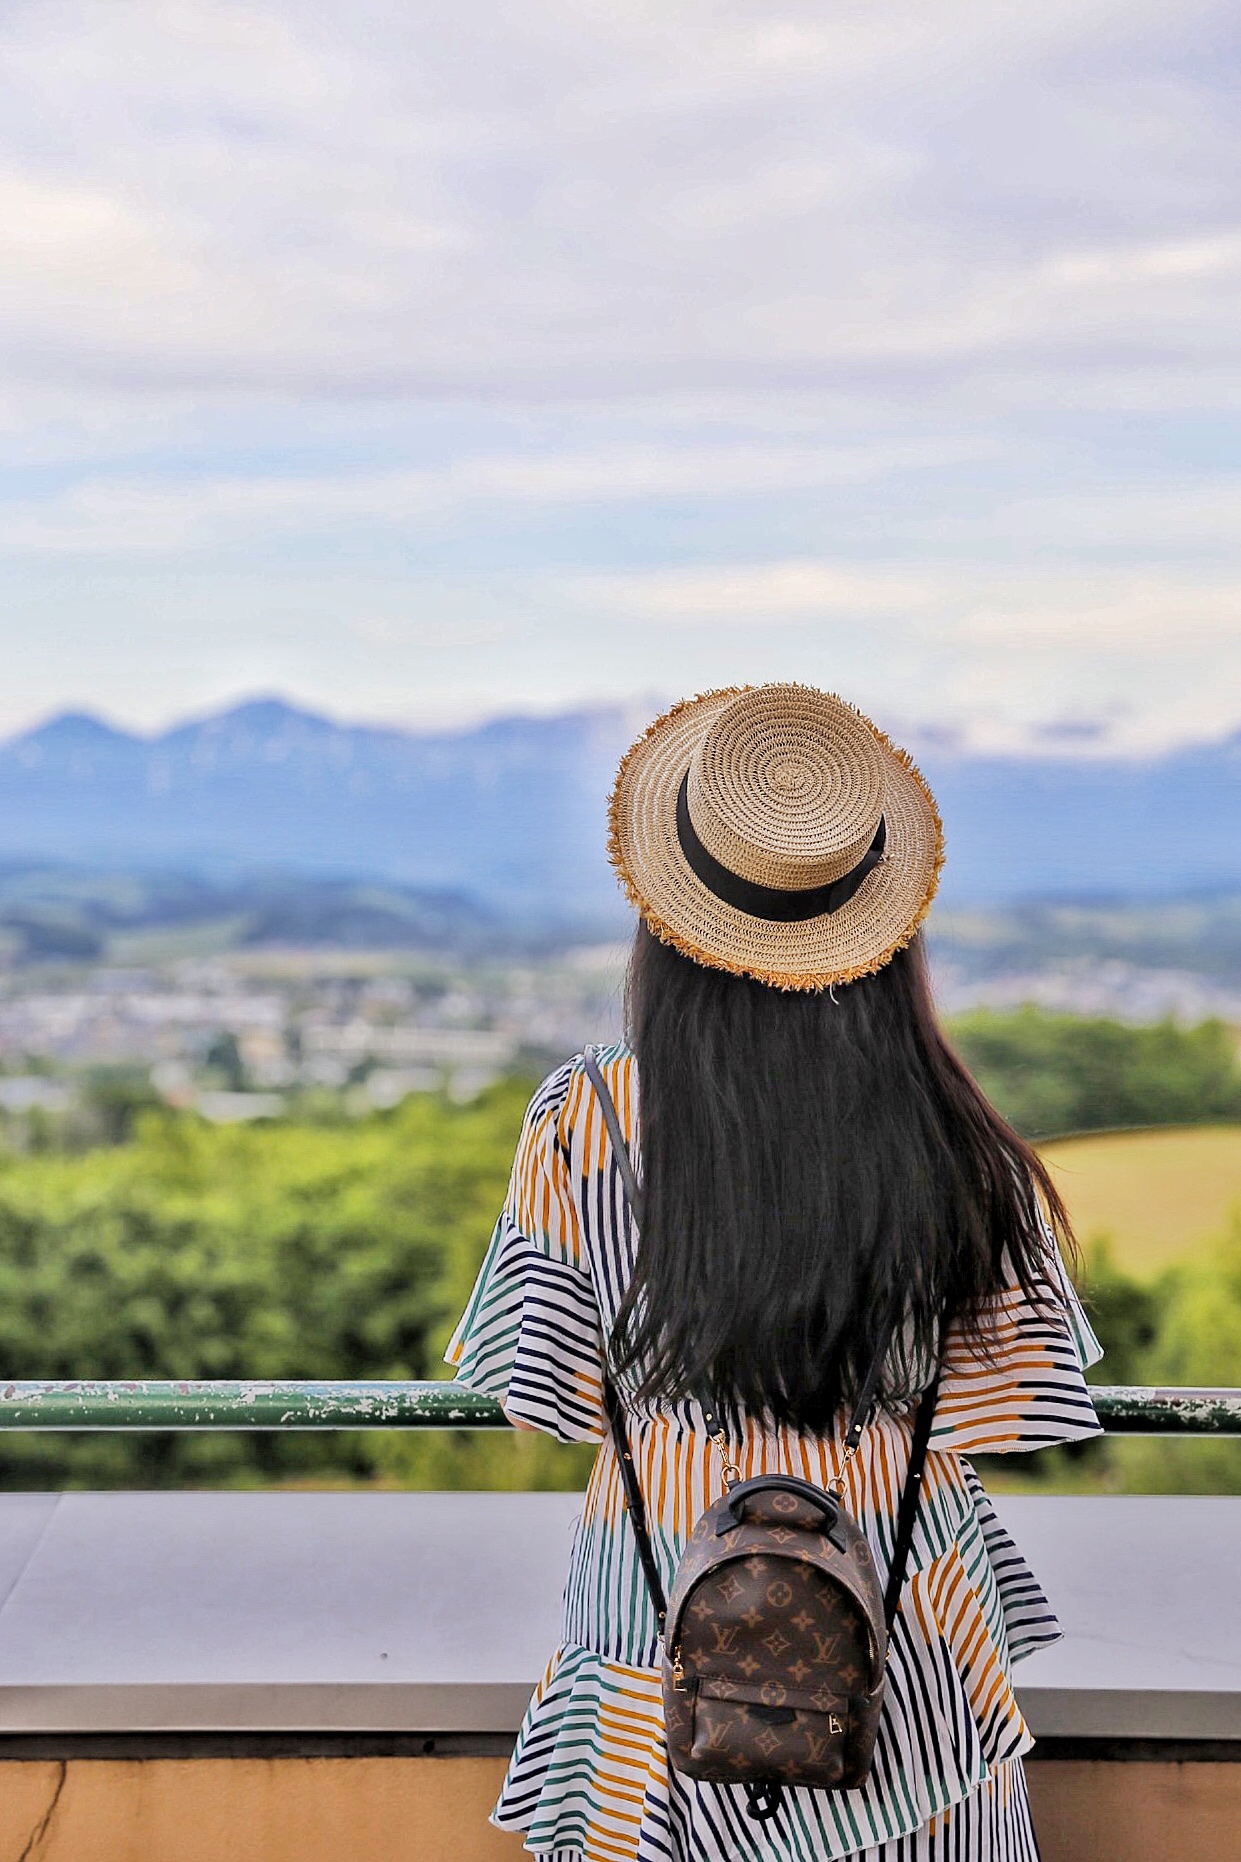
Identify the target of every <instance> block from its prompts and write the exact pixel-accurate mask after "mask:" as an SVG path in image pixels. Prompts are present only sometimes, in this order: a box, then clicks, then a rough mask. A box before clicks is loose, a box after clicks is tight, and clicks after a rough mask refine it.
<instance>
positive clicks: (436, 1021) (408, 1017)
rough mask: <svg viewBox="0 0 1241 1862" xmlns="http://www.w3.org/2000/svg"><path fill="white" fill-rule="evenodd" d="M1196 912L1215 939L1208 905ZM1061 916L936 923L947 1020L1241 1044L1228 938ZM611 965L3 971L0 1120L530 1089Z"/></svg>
mask: <svg viewBox="0 0 1241 1862" xmlns="http://www.w3.org/2000/svg"><path fill="white" fill-rule="evenodd" d="M1212 909H1213V910H1214V912H1215V917H1214V918H1213V919H1212V920H1211V922H1212V923H1213V924H1218V917H1219V912H1220V910H1222V909H1223V908H1219V907H1216V908H1212ZM1230 909H1231V908H1230ZM1066 911H1067V908H1062V909H1061V910H1060V918H1059V919H1055V917H1054V914H1053V916H1052V917H1051V918H1049V919H1046V921H1045V922H1044V923H1043V925H1042V930H1041V932H1040V933H1039V934H1038V935H1037V936H1036V935H1035V934H1034V932H1033V931H1032V929H1031V926H1032V923H1033V919H1032V914H1031V913H1029V912H1027V913H1025V914H1011V915H1009V916H1007V917H1002V916H996V915H991V916H989V917H987V918H985V919H980V918H971V917H966V916H962V915H957V916H955V917H954V916H949V915H946V916H945V917H944V918H943V919H942V920H941V921H940V922H939V923H938V924H937V926H936V928H935V930H934V933H933V936H932V953H933V962H934V967H935V975H936V987H937V992H938V995H939V998H940V1001H941V1005H942V1007H943V1008H944V1010H945V1012H946V1013H949V1014H958V1013H961V1012H963V1011H965V1010H968V1009H972V1008H978V1007H993V1008H996V1009H1009V1008H1014V1007H1017V1006H1019V1005H1021V1004H1023V1003H1034V1004H1037V1005H1038V1006H1040V1007H1042V1008H1044V1009H1047V1010H1052V1011H1059V1012H1064V1013H1070V1014H1079V1015H1103V1016H1108V1017H1111V1018H1114V1019H1117V1020H1121V1021H1130V1022H1149V1021H1156V1020H1159V1019H1162V1018H1164V1017H1172V1018H1173V1019H1175V1020H1177V1021H1179V1022H1182V1023H1193V1022H1198V1021H1202V1020H1204V1019H1206V1018H1208V1017H1218V1018H1220V1019H1222V1020H1224V1021H1226V1022H1229V1023H1231V1024H1233V1025H1234V1026H1237V1027H1239V1028H1241V965H1239V964H1237V962H1236V961H1235V958H1234V956H1233V954H1232V952H1231V947H1230V946H1228V945H1227V943H1226V941H1225V947H1224V948H1222V949H1221V947H1220V941H1219V938H1218V936H1216V937H1215V939H1214V941H1212V938H1211V937H1209V936H1205V935H1204V934H1203V931H1202V927H1201V925H1199V927H1198V930H1197V932H1196V933H1195V936H1196V939H1197V941H1196V942H1195V941H1194V937H1190V936H1189V934H1188V933H1186V937H1185V939H1183V941H1182V946H1181V947H1180V948H1179V949H1172V948H1169V949H1168V950H1167V951H1166V952H1165V951H1162V950H1161V951H1156V952H1154V953H1153V954H1154V956H1155V957H1156V958H1163V959H1164V960H1163V961H1151V960H1150V958H1151V955H1152V953H1151V952H1150V951H1149V950H1148V949H1147V948H1146V947H1145V946H1144V945H1143V944H1142V940H1141V936H1140V935H1139V932H1140V926H1139V927H1138V928H1137V929H1136V930H1135V927H1134V924H1133V923H1132V922H1131V921H1130V920H1126V921H1125V924H1127V925H1128V930H1127V931H1126V930H1125V924H1121V925H1119V926H1118V925H1117V924H1116V923H1115V922H1113V924H1112V929H1111V931H1110V933H1108V932H1107V929H1106V925H1104V926H1103V928H1102V929H1101V928H1100V917H1101V914H1100V913H1099V912H1098V911H1095V912H1094V913H1085V914H1083V913H1082V912H1081V911H1078V913H1077V918H1078V920H1081V921H1082V922H1080V923H1077V924H1076V929H1075V930H1074V927H1073V925H1072V924H1070V925H1068V926H1067V927H1066V924H1065V923H1064V922H1063V921H1064V919H1065V914H1066ZM1116 916H1117V915H1116V913H1115V912H1113V913H1112V919H1113V921H1115V919H1116ZM1131 917H1132V915H1131ZM1229 922H1231V921H1229ZM1057 924H1059V931H1058V933H1056V932H1055V926H1056V925H1057ZM1083 925H1084V927H1085V928H1083ZM1053 933H1055V934H1053ZM1070 933H1072V935H1070ZM1032 940H1033V941H1032ZM1109 942H1110V954H1109ZM121 948H122V951H123V949H124V947H123V946H122V947H121ZM1117 952H1120V953H1122V954H1117ZM1178 958H1179V961H1177V960H1176V959H1178ZM1169 959H1171V960H1169ZM625 960H626V947H625V945H624V944H623V943H616V942H612V943H600V944H590V945H584V946H577V947H571V948H567V949H563V950H554V949H552V950H545V951H542V952H537V953H535V954H530V953H529V952H525V953H519V954H516V955H513V954H505V953H504V952H503V951H502V950H499V951H492V952H489V953H486V954H483V955H478V954H463V953H461V952H460V951H456V952H454V951H446V952H442V953H438V952H434V951H426V950H408V949H378V950H365V949H363V950H351V949H342V948H333V947H328V948H322V947H317V948H302V949H298V948H259V949H252V948H243V949H222V950H215V951H209V952H206V953H203V952H195V953H191V954H185V953H184V951H183V949H178V948H177V945H176V940H172V942H171V943H170V945H169V946H168V947H167V948H166V949H165V950H164V951H163V952H162V953H161V951H160V948H159V942H158V940H156V941H154V942H153V943H150V944H149V945H148V947H147V950H146V953H145V960H144V961H142V962H134V961H132V960H130V961H125V962H122V961H118V960H117V956H116V954H115V953H109V952H104V953H103V954H102V955H100V956H99V957H98V958H95V959H92V960H88V961H68V960H64V959H59V960H47V961H29V960H26V961H20V960H18V959H17V958H15V957H13V956H10V959H9V960H8V961H7V962H6V963H4V964H3V965H2V966H0V1114H4V1115H7V1121H8V1122H9V1123H10V1124H13V1123H14V1122H15V1121H16V1122H18V1123H28V1122H29V1121H31V1120H32V1119H33V1120H34V1121H35V1123H36V1125H37V1121H38V1119H39V1118H40V1117H42V1118H53V1119H54V1118H57V1117H59V1116H61V1115H67V1114H68V1113H69V1112H70V1111H71V1110H72V1108H73V1106H74V1104H75V1102H76V1101H77V1100H78V1099H79V1097H80V1096H81V1095H82V1094H83V1093H84V1092H86V1091H88V1090H90V1089H97V1088H98V1087H99V1084H100V1082H103V1083H105V1084H107V1083H108V1082H111V1083H112V1084H113V1085H114V1086H115V1085H117V1084H124V1083H126V1082H128V1084H129V1086H130V1087H131V1088H132V1089H134V1090H139V1091H141V1092H143V1093H146V1094H149V1096H150V1098H151V1099H152V1101H154V1100H157V1099H158V1100H162V1101H164V1102H166V1103H168V1104H170V1105H174V1106H180V1107H186V1108H194V1109H196V1110H198V1111H199V1112H201V1113H202V1114H203V1115H204V1116H206V1117H208V1118H211V1119H214V1120H219V1121H227V1120H233V1119H245V1118H256V1117H258V1118H261V1117H277V1116H279V1115H280V1114H282V1113H283V1112H285V1111H286V1110H290V1109H292V1108H293V1107H294V1106H295V1105H297V1104H298V1103H300V1102H305V1101H306V1100H307V1098H311V1099H314V1098H318V1099H319V1100H321V1101H322V1100H324V1099H326V1098H327V1097H331V1098H332V1099H333V1100H335V1101H336V1102H337V1103H338V1104H339V1105H340V1106H341V1107H343V1108H344V1109H345V1110H346V1111H349V1112H353V1113H359V1114H360V1113H364V1112H367V1111H370V1110H373V1109H377V1108H382V1107H387V1106H392V1105H394V1104H396V1103H397V1102H399V1100H400V1099H402V1098H403V1097H404V1096H405V1095H406V1094H408V1093H411V1092H421V1091H443V1092H445V1093H447V1094H448V1095H449V1096H450V1097H451V1098H454V1099H457V1100H466V1099H470V1098H472V1097H474V1096H475V1095H476V1094H477V1093H479V1092H480V1091H481V1090H483V1089H484V1088H485V1087H486V1086H487V1085H488V1084H490V1083H491V1082H492V1081H493V1080H495V1079H497V1078H498V1077H500V1076H502V1075H504V1074H507V1073H511V1072H515V1071H525V1072H528V1073H530V1074H532V1075H533V1074H537V1073H539V1072H541V1071H543V1070H545V1069H546V1068H548V1067H550V1066H551V1065H553V1064H554V1063H555V1062H556V1060H557V1059H559V1058H561V1057H562V1056H564V1055H566V1054H569V1053H572V1052H574V1051H576V1050H577V1049H579V1048H580V1047H581V1046H582V1045H583V1044H584V1043H585V1042H587V1041H606V1040H609V1039H612V1038H614V1037H615V1036H616V1035H617V1033H618V1032H619V1030H620V1027H621V1021H622V999H623V989H624V972H625Z"/></svg>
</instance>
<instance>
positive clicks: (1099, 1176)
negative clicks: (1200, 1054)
mask: <svg viewBox="0 0 1241 1862" xmlns="http://www.w3.org/2000/svg"><path fill="white" fill-rule="evenodd" d="M1039 1149H1040V1151H1041V1153H1042V1156H1043V1157H1044V1159H1045V1160H1046V1162H1047V1163H1048V1165H1049V1166H1050V1168H1051V1172H1052V1175H1053V1177H1054V1178H1055V1181H1056V1184H1057V1187H1058V1188H1059V1190H1060V1193H1061V1195H1062V1196H1063V1197H1064V1200H1065V1202H1066V1204H1067V1205H1068V1209H1069V1214H1070V1215H1071V1217H1072V1219H1073V1225H1074V1227H1075V1229H1076V1230H1077V1236H1078V1239H1079V1241H1081V1243H1082V1245H1083V1246H1084V1247H1087V1248H1088V1247H1089V1245H1090V1243H1091V1242H1092V1241H1093V1240H1094V1239H1095V1238H1096V1237H1097V1236H1099V1235H1101V1234H1108V1235H1110V1236H1111V1238H1112V1242H1113V1258H1114V1259H1115V1261H1116V1265H1117V1266H1118V1267H1122V1268H1124V1269H1125V1270H1126V1271H1127V1272H1129V1273H1131V1274H1136V1275H1148V1274H1154V1273H1157V1272H1158V1271H1159V1269H1160V1268H1162V1267H1167V1266H1169V1265H1170V1264H1171V1263H1172V1262H1173V1261H1176V1260H1179V1259H1181V1258H1182V1257H1183V1256H1184V1255H1186V1254H1188V1253H1191V1252H1192V1251H1194V1250H1195V1249H1196V1248H1198V1247H1199V1246H1200V1245H1201V1244H1202V1243H1203V1242H1208V1241H1210V1240H1211V1239H1212V1238H1213V1237H1214V1236H1217V1235H1219V1234H1221V1233H1222V1232H1223V1230H1224V1229H1225V1227H1226V1225H1227V1223H1228V1220H1229V1217H1230V1215H1231V1214H1232V1213H1233V1212H1235V1211H1237V1210H1239V1209H1241V1125H1222V1126H1204V1127H1193V1128H1190V1129H1187V1130H1163V1131H1130V1132H1114V1133H1108V1132H1103V1133H1099V1134H1097V1135H1096V1136H1093V1137H1090V1136H1087V1137H1082V1138H1062V1139H1058V1140H1057V1141H1056V1142H1055V1143H1052V1144H1046V1145H1041V1146H1040V1147H1039Z"/></svg>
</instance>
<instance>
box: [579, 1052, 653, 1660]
mask: <svg viewBox="0 0 1241 1862" xmlns="http://www.w3.org/2000/svg"><path fill="white" fill-rule="evenodd" d="M582 1065H583V1066H584V1067H585V1069H586V1074H587V1078H588V1079H589V1080H590V1083H591V1085H592V1086H593V1087H594V1089H595V1098H596V1099H597V1100H598V1101H599V1110H600V1111H601V1112H602V1114H603V1122H604V1125H605V1126H606V1127H607V1133H608V1137H609V1138H610V1139H611V1141H612V1155H613V1157H614V1158H615V1159H616V1168H617V1169H618V1170H619V1171H620V1178H621V1182H622V1184H623V1185H624V1187H625V1195H626V1197H627V1199H628V1202H629V1207H630V1209H631V1210H632V1211H633V1217H634V1220H635V1222H637V1224H638V1226H639V1228H640V1227H641V1226H642V1192H641V1190H640V1189H639V1188H638V1179H637V1177H636V1176H635V1174H634V1168H633V1159H632V1158H631V1157H630V1155H629V1146H628V1145H627V1144H626V1143H625V1134H624V1132H623V1131H622V1130H621V1122H620V1117H619V1115H618V1113H617V1110H616V1103H615V1101H614V1100H613V1098H612V1095H611V1093H610V1092H609V1091H608V1086H607V1081H606V1080H605V1079H604V1077H603V1074H602V1073H601V1071H600V1068H599V1062H598V1061H597V1060H596V1059H595V1057H594V1055H593V1054H592V1053H591V1051H590V1049H589V1048H587V1049H586V1052H585V1053H584V1054H583V1055H582ZM603 1407H604V1409H605V1410H606V1411H607V1416H608V1429H609V1431H610V1433H611V1436H612V1446H613V1448H614V1449H615V1450H616V1463H617V1466H618V1467H619V1469H620V1477H621V1486H622V1488H623V1489H624V1494H625V1505H626V1507H627V1508H628V1511H629V1521H630V1524H631V1525H632V1527H633V1536H634V1538H635V1539H636V1540H637V1544H638V1561H639V1563H640V1564H641V1566H642V1575H643V1577H644V1578H645V1579H646V1588H647V1590H648V1591H649V1592H650V1595H651V1602H652V1604H653V1605H654V1608H655V1615H656V1617H657V1619H658V1622H659V1633H660V1635H661V1636H662V1634H663V1633H664V1623H665V1621H666V1619H667V1615H668V1600H667V1598H666V1597H665V1596H664V1586H663V1579H662V1578H661V1577H660V1575H659V1566H658V1564H657V1563H656V1561H655V1548H654V1546H653V1545H652V1544H651V1534H650V1528H649V1527H648V1525H647V1523H646V1501H645V1500H644V1499H643V1498H642V1484H641V1482H640V1481H639V1479H638V1470H637V1469H636V1468H635V1466H634V1464H633V1451H632V1449H631V1448H630V1446H629V1432H628V1430H627V1429H626V1427H625V1411H624V1407H623V1405H622V1403H621V1400H620V1395H619V1393H618V1391H617V1388H616V1385H615V1384H614V1383H613V1382H612V1379H611V1378H610V1377H606V1376H605V1378H604V1380H603Z"/></svg>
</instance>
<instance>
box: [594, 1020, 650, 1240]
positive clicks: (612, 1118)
mask: <svg viewBox="0 0 1241 1862" xmlns="http://www.w3.org/2000/svg"><path fill="white" fill-rule="evenodd" d="M582 1065H583V1067H584V1068H585V1069H586V1077H587V1079H588V1080H589V1081H590V1083H591V1085H592V1086H593V1087H594V1089H595V1098H596V1099H597V1100H598V1101H599V1110H600V1111H601V1112H602V1114H603V1122H604V1124H605V1125H606V1127H607V1133H608V1137H609V1138H610V1139H611V1140H612V1155H613V1156H614V1157H615V1159H616V1168H617V1169H618V1170H619V1171H620V1177H621V1182H622V1183H623V1184H624V1186H625V1195H626V1196H627V1197H628V1198H629V1207H630V1208H631V1209H632V1210H633V1218H634V1221H635V1222H636V1223H637V1224H638V1227H639V1228H641V1226H642V1192H641V1190H640V1189H639V1188H638V1179H637V1177H636V1175H635V1174H634V1168H633V1159H632V1158H631V1157H630V1155H629V1146H628V1145H627V1144H626V1143H625V1134H624V1132H623V1131H622V1130H621V1122H620V1114H619V1113H618V1112H617V1110H616V1102H615V1100H614V1099H613V1098H612V1095H611V1093H610V1092H609V1091H608V1084H607V1081H606V1080H605V1079H604V1077H603V1072H602V1069H601V1068H600V1066H599V1062H598V1061H597V1060H596V1058H595V1056H594V1054H593V1053H592V1052H591V1050H590V1049H589V1048H587V1049H586V1051H585V1052H584V1053H583V1055H582Z"/></svg>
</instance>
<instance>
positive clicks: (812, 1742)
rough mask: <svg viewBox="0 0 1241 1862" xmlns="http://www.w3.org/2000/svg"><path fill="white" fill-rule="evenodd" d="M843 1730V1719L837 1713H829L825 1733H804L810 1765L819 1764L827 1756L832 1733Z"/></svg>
mask: <svg viewBox="0 0 1241 1862" xmlns="http://www.w3.org/2000/svg"><path fill="white" fill-rule="evenodd" d="M844 1730H845V1723H844V1721H843V1720H842V1719H840V1718H839V1716H838V1715H837V1714H834V1713H831V1714H829V1715H828V1718H827V1731H826V1732H825V1733H807V1734H806V1744H807V1745H808V1746H809V1747H810V1751H809V1752H808V1753H807V1755H806V1756H807V1757H808V1758H809V1760H810V1763H811V1764H812V1765H821V1764H822V1763H823V1761H824V1759H825V1758H826V1757H827V1748H828V1745H829V1744H830V1742H831V1737H832V1734H833V1733H843V1732H844Z"/></svg>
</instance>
